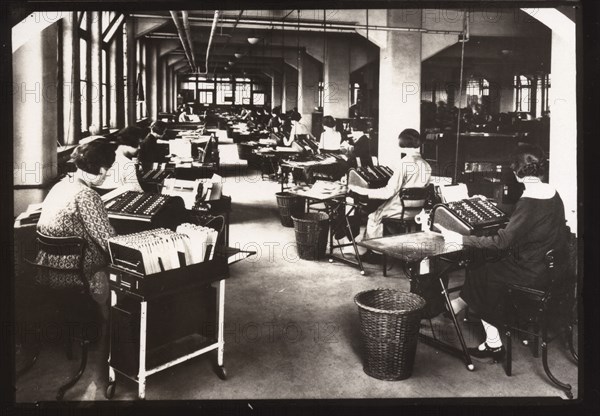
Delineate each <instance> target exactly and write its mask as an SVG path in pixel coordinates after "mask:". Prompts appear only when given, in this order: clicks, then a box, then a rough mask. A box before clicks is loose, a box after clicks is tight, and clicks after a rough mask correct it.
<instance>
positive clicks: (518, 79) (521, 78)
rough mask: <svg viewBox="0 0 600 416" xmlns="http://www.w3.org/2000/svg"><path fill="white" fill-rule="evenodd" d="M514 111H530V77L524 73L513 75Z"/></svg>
mask: <svg viewBox="0 0 600 416" xmlns="http://www.w3.org/2000/svg"><path fill="white" fill-rule="evenodd" d="M514 84H515V85H514V86H515V111H524V112H527V113H528V112H530V109H531V78H529V77H527V76H525V75H515V78H514Z"/></svg>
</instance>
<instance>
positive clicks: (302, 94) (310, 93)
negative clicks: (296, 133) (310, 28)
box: [298, 51, 321, 131]
mask: <svg viewBox="0 0 600 416" xmlns="http://www.w3.org/2000/svg"><path fill="white" fill-rule="evenodd" d="M320 75H321V65H320V64H319V61H317V60H316V59H314V58H313V57H311V56H310V55H308V54H307V53H306V52H305V51H302V52H301V53H300V60H299V66H298V112H299V113H300V114H301V115H302V123H303V124H305V125H306V127H308V131H312V113H313V111H314V109H315V107H316V106H318V105H319V96H318V91H319V78H320Z"/></svg>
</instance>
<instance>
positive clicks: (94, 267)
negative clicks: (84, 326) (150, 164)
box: [37, 140, 115, 313]
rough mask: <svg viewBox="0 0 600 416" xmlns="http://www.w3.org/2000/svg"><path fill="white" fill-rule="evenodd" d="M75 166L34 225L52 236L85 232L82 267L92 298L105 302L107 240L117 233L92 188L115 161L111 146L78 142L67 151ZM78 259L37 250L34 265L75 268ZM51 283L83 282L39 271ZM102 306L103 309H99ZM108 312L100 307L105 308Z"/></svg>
mask: <svg viewBox="0 0 600 416" xmlns="http://www.w3.org/2000/svg"><path fill="white" fill-rule="evenodd" d="M71 158H72V160H73V162H74V163H75V166H76V167H77V171H76V172H74V173H72V174H69V175H67V176H66V177H65V178H64V179H63V180H61V181H60V182H58V183H57V184H56V185H54V187H53V188H52V189H51V190H50V192H49V193H48V195H47V196H46V199H45V200H44V203H43V205H42V213H41V216H40V219H39V222H38V224H37V229H38V231H39V232H41V233H43V234H45V235H48V236H51V237H71V236H77V237H83V238H84V239H85V240H86V242H87V244H86V247H85V250H84V261H83V269H84V274H85V277H86V278H87V279H88V281H89V283H90V294H91V295H92V297H93V298H94V300H95V301H96V302H97V303H98V304H100V305H101V306H102V305H104V306H105V305H106V303H107V300H108V294H109V290H108V278H107V274H106V271H105V266H106V265H107V264H108V258H107V244H108V243H107V240H108V238H109V237H111V236H113V235H115V231H114V229H113V228H112V226H111V225H110V223H109V222H108V214H107V213H106V210H105V208H104V203H103V202H102V199H100V195H99V194H98V193H97V192H96V191H94V190H93V189H91V188H90V186H98V185H100V184H102V182H104V179H105V177H106V172H107V171H108V169H110V167H111V166H112V164H113V163H114V161H115V148H114V146H113V145H111V144H110V143H108V142H106V141H104V140H94V141H92V142H89V143H86V144H83V145H80V146H78V147H77V148H76V149H75V150H74V151H73V154H72V155H71ZM77 261H78V259H76V258H73V257H72V256H59V255H52V254H48V253H45V252H42V251H40V253H38V258H37V262H38V264H47V265H51V266H55V267H61V266H62V267H65V268H70V267H76V265H77ZM38 279H47V281H43V282H40V283H42V284H45V285H48V286H50V287H64V288H76V287H78V286H82V284H81V281H80V280H79V279H78V277H77V276H76V275H75V274H73V273H59V272H56V273H49V274H44V275H40V276H38ZM103 309H104V308H103ZM104 312H106V311H104V310H103V313H104Z"/></svg>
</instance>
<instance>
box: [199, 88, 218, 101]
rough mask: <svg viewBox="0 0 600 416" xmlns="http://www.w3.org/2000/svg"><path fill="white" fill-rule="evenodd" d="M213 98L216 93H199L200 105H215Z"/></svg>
mask: <svg viewBox="0 0 600 416" xmlns="http://www.w3.org/2000/svg"><path fill="white" fill-rule="evenodd" d="M213 96H214V91H213V90H208V91H205V90H199V91H198V102H199V103H200V104H213Z"/></svg>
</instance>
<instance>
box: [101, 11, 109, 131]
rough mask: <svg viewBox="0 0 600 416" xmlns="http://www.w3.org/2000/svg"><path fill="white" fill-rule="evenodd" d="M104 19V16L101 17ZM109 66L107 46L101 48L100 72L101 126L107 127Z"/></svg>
mask: <svg viewBox="0 0 600 416" xmlns="http://www.w3.org/2000/svg"><path fill="white" fill-rule="evenodd" d="M102 18H103V19H104V16H103V17H102ZM109 75H110V74H109V68H108V47H103V48H102V72H101V80H100V81H101V83H102V88H101V91H102V128H108V127H109V112H110V101H109V100H110V93H109V88H108V86H109V85H110V81H109Z"/></svg>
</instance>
